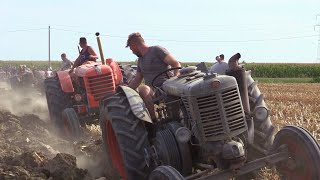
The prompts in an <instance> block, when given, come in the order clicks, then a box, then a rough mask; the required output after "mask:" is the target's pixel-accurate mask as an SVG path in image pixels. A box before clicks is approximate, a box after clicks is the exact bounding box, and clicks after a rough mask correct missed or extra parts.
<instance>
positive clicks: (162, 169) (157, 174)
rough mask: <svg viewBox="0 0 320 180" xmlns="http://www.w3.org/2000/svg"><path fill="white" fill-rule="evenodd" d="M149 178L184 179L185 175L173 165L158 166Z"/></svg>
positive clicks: (149, 179)
mask: <svg viewBox="0 0 320 180" xmlns="http://www.w3.org/2000/svg"><path fill="white" fill-rule="evenodd" d="M148 180H184V177H183V176H182V175H181V174H180V173H179V171H177V170H176V169H175V168H173V167H171V166H158V167H157V168H156V169H154V170H153V171H152V172H151V174H150V175H149V178H148Z"/></svg>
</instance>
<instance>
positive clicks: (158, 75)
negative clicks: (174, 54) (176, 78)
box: [151, 67, 182, 88]
mask: <svg viewBox="0 0 320 180" xmlns="http://www.w3.org/2000/svg"><path fill="white" fill-rule="evenodd" d="M176 69H182V68H181V67H174V68H170V69H166V70H165V71H163V72H161V73H159V74H157V75H156V76H155V77H154V78H153V79H152V81H151V85H152V87H154V88H157V87H156V86H155V85H154V82H155V80H156V79H157V78H158V77H160V76H161V75H162V74H164V73H166V75H167V78H168V79H169V78H170V77H169V75H168V73H167V72H169V71H172V70H176Z"/></svg>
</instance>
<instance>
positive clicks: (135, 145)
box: [100, 92, 150, 180]
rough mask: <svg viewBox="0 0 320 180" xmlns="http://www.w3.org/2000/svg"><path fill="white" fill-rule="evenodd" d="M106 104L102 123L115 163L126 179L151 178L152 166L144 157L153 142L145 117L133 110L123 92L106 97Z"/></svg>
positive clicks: (120, 173) (107, 148)
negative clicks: (145, 151) (146, 149)
mask: <svg viewBox="0 0 320 180" xmlns="http://www.w3.org/2000/svg"><path fill="white" fill-rule="evenodd" d="M104 104H105V105H103V107H102V110H103V111H104V112H103V113H104V117H103V116H100V117H103V118H102V119H100V124H101V125H102V126H101V129H102V137H103V141H104V146H105V149H106V153H107V156H108V157H110V158H111V162H112V165H113V167H114V168H115V169H116V172H117V173H118V174H119V175H120V177H122V179H125V180H135V179H141V180H143V179H147V177H148V174H149V172H150V169H149V168H148V167H147V164H146V162H145V159H144V149H145V148H147V147H149V146H150V145H149V141H148V132H147V130H146V128H145V124H144V121H142V120H140V119H138V118H137V117H136V116H135V115H134V114H133V112H132V110H131V107H130V105H129V102H128V100H127V97H126V96H125V94H124V93H122V92H120V93H115V94H113V95H111V96H109V97H107V98H105V100H104Z"/></svg>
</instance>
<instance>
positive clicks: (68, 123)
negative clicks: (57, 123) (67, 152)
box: [61, 108, 82, 140]
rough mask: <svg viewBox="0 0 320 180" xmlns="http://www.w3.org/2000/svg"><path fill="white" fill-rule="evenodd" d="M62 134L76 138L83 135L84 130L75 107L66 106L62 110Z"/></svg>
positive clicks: (72, 138) (71, 138) (70, 138)
mask: <svg viewBox="0 0 320 180" xmlns="http://www.w3.org/2000/svg"><path fill="white" fill-rule="evenodd" d="M62 121H63V128H62V129H61V130H62V134H63V136H64V137H65V138H66V139H69V140H76V139H78V138H80V137H81V135H82V130H81V125H80V122H79V118H78V115H77V113H76V111H75V110H74V109H73V108H66V109H65V110H63V112H62Z"/></svg>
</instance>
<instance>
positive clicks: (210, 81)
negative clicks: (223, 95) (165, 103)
mask: <svg viewBox="0 0 320 180" xmlns="http://www.w3.org/2000/svg"><path fill="white" fill-rule="evenodd" d="M182 71H183V69H182ZM236 84H237V82H236V79H235V78H234V77H232V76H226V75H218V74H216V73H214V74H205V73H202V72H200V71H196V70H194V71H192V72H187V73H186V72H184V73H183V74H181V75H180V76H177V77H173V78H171V79H168V80H166V81H165V82H164V83H163V86H162V87H163V90H164V91H165V92H166V93H168V94H169V95H173V96H178V97H180V96H198V95H202V94H203V95H205V94H208V93H210V92H214V91H218V90H220V89H225V88H228V87H231V86H234V85H236Z"/></svg>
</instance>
